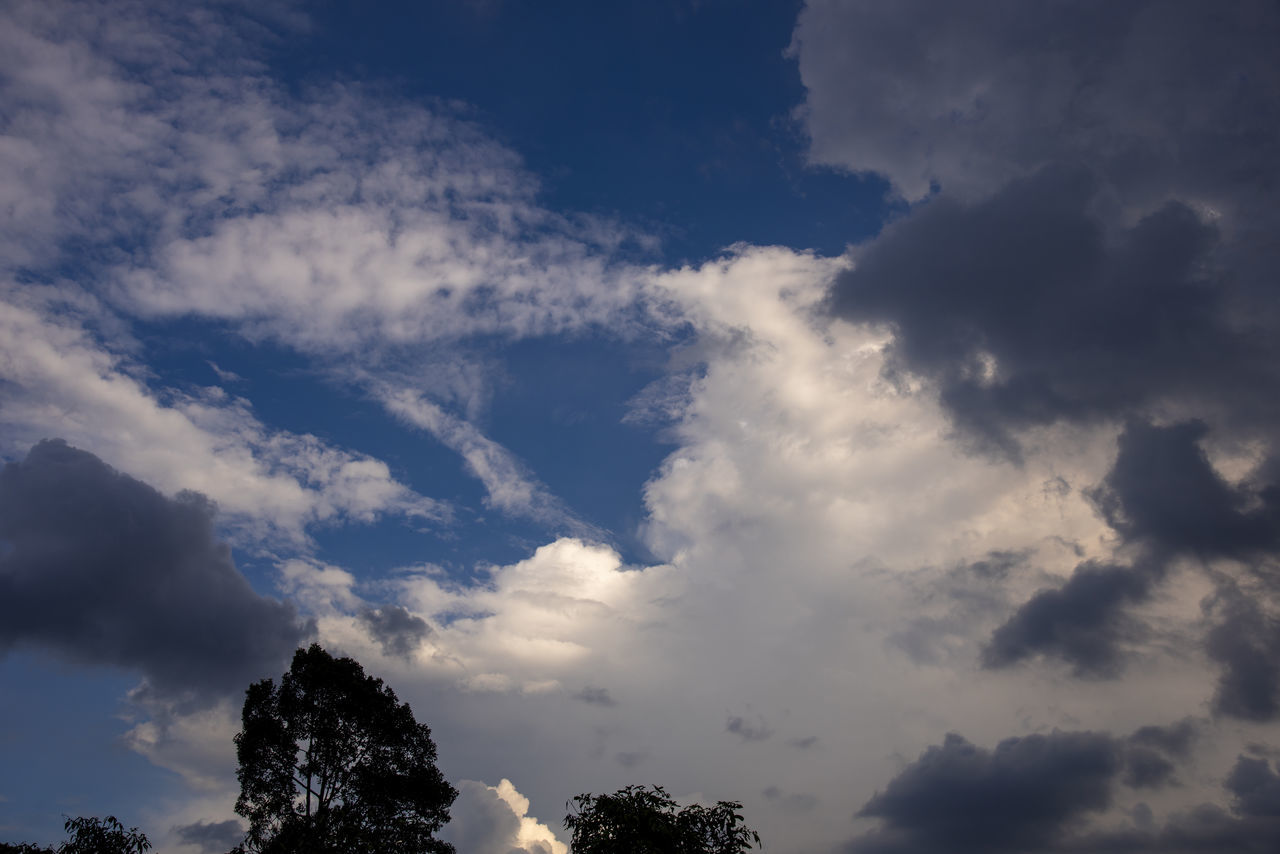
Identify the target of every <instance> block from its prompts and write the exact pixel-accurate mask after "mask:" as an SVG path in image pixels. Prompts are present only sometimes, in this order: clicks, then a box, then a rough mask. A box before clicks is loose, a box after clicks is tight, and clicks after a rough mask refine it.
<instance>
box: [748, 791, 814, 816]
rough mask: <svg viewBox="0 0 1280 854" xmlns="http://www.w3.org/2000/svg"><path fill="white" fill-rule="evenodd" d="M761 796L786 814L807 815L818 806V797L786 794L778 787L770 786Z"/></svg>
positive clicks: (803, 794) (794, 793)
mask: <svg viewBox="0 0 1280 854" xmlns="http://www.w3.org/2000/svg"><path fill="white" fill-rule="evenodd" d="M760 794H761V795H763V796H764V799H765V800H766V801H768V802H769V803H771V804H773V805H774V806H776V807H777V808H778V809H780V810H782V811H784V812H790V813H806V812H810V811H812V810H813V808H814V807H816V806H817V805H818V797H817V795H811V794H809V793H807V792H784V791H782V790H781V789H779V788H778V787H777V786H768V787H766V788H765V789H764V791H762V792H761V793H760Z"/></svg>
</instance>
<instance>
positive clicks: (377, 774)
mask: <svg viewBox="0 0 1280 854" xmlns="http://www.w3.org/2000/svg"><path fill="white" fill-rule="evenodd" d="M235 741H236V757H237V759H238V760H239V770H238V772H237V777H238V778H239V780H240V797H239V799H238V800H237V801H236V812H237V813H239V814H240V815H242V816H244V817H245V818H246V819H248V820H249V832H248V835H247V837H246V839H245V841H244V843H243V844H242V845H241V846H240V848H239V850H240V851H243V852H260V854H326V852H335V854H336V852H342V854H374V852H379V854H380V853H381V852H385V851H396V852H406V854H451V852H453V846H452V845H449V844H448V843H446V842H443V841H441V840H438V839H436V838H435V834H436V832H437V831H439V830H440V828H441V827H442V826H443V825H444V824H445V823H446V822H447V821H448V820H449V805H450V804H452V803H453V800H454V798H455V797H457V794H458V793H457V790H455V789H454V788H453V787H452V786H450V785H449V784H448V783H447V782H446V781H445V779H444V777H443V775H441V773H440V771H439V769H437V768H436V764H435V760H436V746H435V743H434V742H433V741H432V740H431V730H430V729H429V728H428V727H427V726H426V725H425V724H420V723H418V722H417V721H416V720H415V719H414V716H413V712H412V710H411V709H410V708H409V705H408V704H407V703H400V702H399V701H398V700H397V698H396V695H395V693H394V692H393V691H392V690H391V689H390V688H388V687H386V686H385V685H383V683H382V680H381V679H377V678H374V677H372V676H366V675H365V672H364V669H363V668H362V667H361V666H360V665H359V664H358V663H357V662H355V661H354V660H352V659H350V658H334V657H333V656H331V655H330V654H329V653H327V652H325V651H324V650H323V649H322V648H321V647H320V646H319V645H318V644H312V645H311V646H310V648H308V649H299V650H298V651H297V653H295V655H294V657H293V665H292V666H291V667H290V668H289V672H288V673H286V674H284V676H283V677H282V678H281V679H280V685H279V686H278V687H277V686H276V684H275V683H274V682H273V681H272V680H270V679H265V680H263V681H261V682H257V683H254V684H253V685H251V686H250V687H249V689H248V691H246V692H245V701H244V713H243V728H242V730H241V732H240V734H239V735H237V736H236V739H235Z"/></svg>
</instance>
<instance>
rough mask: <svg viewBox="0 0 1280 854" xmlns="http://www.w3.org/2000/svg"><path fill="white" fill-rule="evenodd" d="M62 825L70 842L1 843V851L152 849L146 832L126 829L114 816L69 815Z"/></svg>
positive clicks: (113, 853)
mask: <svg viewBox="0 0 1280 854" xmlns="http://www.w3.org/2000/svg"><path fill="white" fill-rule="evenodd" d="M62 828H63V830H65V831H66V832H67V841H66V842H63V843H62V844H61V845H59V846H58V847H57V848H50V847H48V846H40V845H33V844H31V843H30V842H22V843H19V844H17V845H11V844H9V843H6V842H0V854H146V852H147V851H150V850H151V842H150V840H148V839H147V835H146V834H145V833H143V832H142V831H140V830H138V828H136V827H131V828H129V829H128V830H125V829H124V825H123V824H121V823H120V822H119V821H117V820H116V817H115V816H113V815H109V816H107V817H106V818H96V817H93V818H85V817H83V816H80V817H77V818H67V820H66V821H65V822H63V824H62Z"/></svg>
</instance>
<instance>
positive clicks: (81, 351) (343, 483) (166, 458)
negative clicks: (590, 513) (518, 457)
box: [0, 285, 447, 541]
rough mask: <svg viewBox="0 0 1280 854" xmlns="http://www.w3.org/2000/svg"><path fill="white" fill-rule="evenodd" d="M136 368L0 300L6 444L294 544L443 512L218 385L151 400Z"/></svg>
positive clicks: (0, 418)
mask: <svg viewBox="0 0 1280 854" xmlns="http://www.w3.org/2000/svg"><path fill="white" fill-rule="evenodd" d="M9 287H10V288H13V289H15V290H16V289H17V287H18V286H17V285H9ZM41 309H43V310H41ZM138 373H140V369H139V367H138V366H137V365H136V364H134V363H133V362H132V361H131V360H129V359H128V358H126V357H124V356H122V355H120V354H117V353H114V352H112V351H110V350H107V349H105V347H103V346H102V345H100V344H99V343H98V342H96V341H95V340H94V339H93V337H92V336H91V335H90V334H89V333H88V332H87V331H86V330H85V329H84V328H83V327H81V326H80V325H79V323H77V322H76V321H75V320H74V319H72V318H67V319H59V318H58V317H57V316H55V315H53V314H51V313H50V311H49V309H48V307H47V306H33V305H30V304H24V303H20V302H17V301H8V300H5V299H3V298H2V297H0V378H2V379H3V380H4V381H5V382H6V383H7V384H9V390H8V393H7V394H6V395H5V396H4V398H3V399H2V400H0V422H2V423H3V424H4V425H5V428H6V441H7V447H6V448H5V450H6V452H7V453H10V454H14V455H16V454H19V453H22V452H24V451H25V450H26V447H28V446H30V445H31V444H33V443H34V442H35V441H37V440H39V439H40V438H44V437H47V436H57V437H60V438H63V439H66V440H67V441H68V442H69V443H70V444H72V445H75V446H77V447H81V448H84V449H85V450H88V451H91V452H93V453H95V454H97V455H98V456H99V457H101V458H102V459H104V460H106V461H107V462H108V463H110V464H111V465H113V466H115V467H117V468H119V469H121V470H123V471H126V472H128V473H130V474H132V475H134V476H135V477H138V478H141V479H142V480H144V481H146V482H147V483H150V484H152V485H153V486H155V487H157V488H158V489H161V490H163V491H165V492H169V493H173V492H177V491H179V490H183V489H191V490H195V491H197V492H201V493H204V494H205V495H207V496H209V497H210V498H212V499H213V500H214V501H216V502H217V503H218V505H219V507H220V508H221V509H222V511H223V512H224V514H225V518H224V521H226V522H228V523H230V524H232V525H234V526H236V527H239V528H242V529H244V530H246V531H250V532H253V533H255V534H256V535H259V536H269V535H283V536H286V537H289V538H292V539H294V540H299V541H300V540H302V539H305V531H306V528H307V527H308V526H310V525H313V524H317V523H324V522H330V521H339V520H356V521H371V520H373V519H374V518H376V517H378V516H380V515H383V514H388V513H394V514H403V515H408V516H420V517H426V518H432V519H440V518H442V517H443V516H444V515H445V513H446V512H447V508H446V507H445V506H444V505H442V504H440V503H439V502H436V501H433V500H431V499H428V498H425V497H423V496H420V495H417V494H416V493H414V492H413V491H412V490H411V489H409V488H408V487H406V486H405V485H404V484H402V483H400V482H398V481H397V480H396V479H395V478H394V477H393V476H392V475H391V472H390V469H389V468H388V467H387V465H386V463H384V462H382V461H381V460H377V459H374V458H373V457H369V456H367V455H364V454H358V453H352V452H350V451H346V450H342V449H338V448H334V447H332V446H330V445H328V444H326V443H324V442H322V441H321V440H319V439H317V438H316V437H314V436H309V435H305V434H304V435H299V434H294V433H289V432H285V431H278V430H271V429H269V428H267V427H266V426H265V425H263V424H262V423H261V422H260V421H259V420H258V419H257V418H256V416H255V415H254V414H253V412H252V410H251V409H250V408H249V406H248V404H247V403H246V402H245V401H243V400H240V399H238V398H231V397H229V396H228V395H226V393H225V392H223V391H222V390H221V389H217V388H209V389H204V390H202V391H201V392H199V393H194V394H193V393H183V392H179V391H176V390H172V389H166V390H162V392H161V393H162V394H164V397H165V398H166V400H162V399H161V398H160V397H159V396H158V395H157V393H156V392H154V391H152V390H151V389H150V388H149V387H148V386H147V384H146V383H144V382H143V381H142V379H140V378H139V377H138V376H137V374H138Z"/></svg>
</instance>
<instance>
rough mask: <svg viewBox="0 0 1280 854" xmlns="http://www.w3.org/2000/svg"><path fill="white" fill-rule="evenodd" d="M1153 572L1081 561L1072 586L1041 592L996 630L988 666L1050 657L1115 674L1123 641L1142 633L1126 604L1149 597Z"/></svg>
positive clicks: (1097, 673)
mask: <svg viewBox="0 0 1280 854" xmlns="http://www.w3.org/2000/svg"><path fill="white" fill-rule="evenodd" d="M1153 576H1154V574H1153V573H1152V572H1151V571H1149V570H1145V569H1138V568H1134V567H1129V566H1116V565H1112V564H1100V563H1094V562H1089V563H1083V564H1080V565H1079V566H1077V567H1076V570H1075V572H1074V573H1073V574H1072V576H1071V578H1070V579H1068V580H1067V583H1066V584H1064V585H1063V586H1062V587H1060V588H1057V589H1055V590H1042V591H1040V592H1039V593H1037V594H1036V595H1035V596H1033V597H1031V599H1029V600H1028V601H1027V602H1026V603H1025V604H1024V605H1022V607H1020V608H1019V609H1018V610H1017V611H1016V612H1015V613H1014V615H1013V616H1012V617H1010V618H1009V620H1008V621H1007V622H1006V623H1005V624H1004V625H1002V626H1000V627H999V628H998V629H996V630H995V632H994V633H993V634H992V636H991V640H990V642H989V643H988V644H987V646H986V648H985V649H983V652H982V663H983V665H984V666H986V667H989V668H1000V667H1008V666H1010V665H1012V664H1016V663H1018V662H1021V661H1025V660H1026V659H1028V658H1031V657H1033V656H1037V655H1045V656H1051V657H1056V658H1061V659H1062V660H1064V661H1067V662H1069V663H1070V664H1071V665H1072V667H1073V668H1074V671H1075V674H1076V675H1077V676H1093V677H1107V676H1115V675H1116V674H1117V673H1118V672H1119V669H1120V664H1121V645H1122V643H1123V642H1124V641H1126V640H1129V639H1132V638H1135V637H1136V636H1138V635H1140V633H1141V627H1140V626H1139V625H1137V624H1136V623H1135V622H1134V621H1132V620H1130V619H1129V618H1128V617H1127V615H1126V614H1125V613H1124V606H1126V605H1128V604H1131V603H1134V602H1139V601H1142V600H1143V599H1145V598H1146V597H1147V595H1148V594H1149V592H1150V589H1151V583H1152V579H1153Z"/></svg>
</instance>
